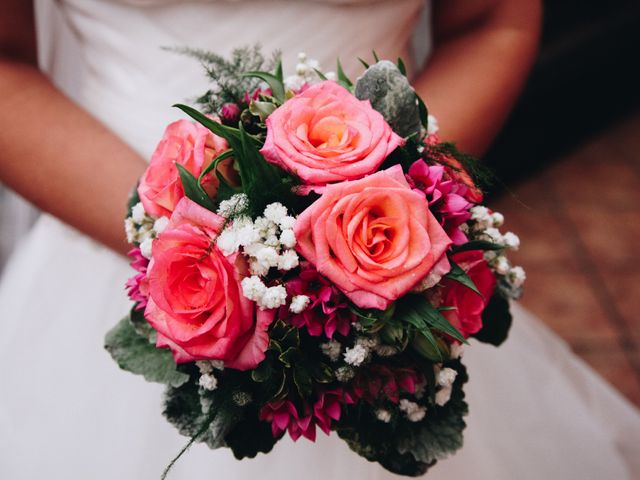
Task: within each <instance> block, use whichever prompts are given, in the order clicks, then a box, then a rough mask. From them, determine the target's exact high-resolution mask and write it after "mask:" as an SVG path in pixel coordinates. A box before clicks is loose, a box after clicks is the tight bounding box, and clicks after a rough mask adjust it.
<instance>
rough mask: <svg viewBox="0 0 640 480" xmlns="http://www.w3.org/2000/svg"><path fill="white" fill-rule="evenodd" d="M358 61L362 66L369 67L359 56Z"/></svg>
mask: <svg viewBox="0 0 640 480" xmlns="http://www.w3.org/2000/svg"><path fill="white" fill-rule="evenodd" d="M358 61H359V62H360V63H361V64H362V65H363V66H364V68H369V64H368V63H367V62H365V61H364V60H363V59H361V58H360V57H358Z"/></svg>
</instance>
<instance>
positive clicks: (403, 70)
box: [396, 57, 407, 77]
mask: <svg viewBox="0 0 640 480" xmlns="http://www.w3.org/2000/svg"><path fill="white" fill-rule="evenodd" d="M396 64H397V65H398V70H400V73H401V74H402V75H404V76H405V77H406V76H407V67H406V66H405V64H404V61H403V60H402V58H400V57H398V61H397V62H396Z"/></svg>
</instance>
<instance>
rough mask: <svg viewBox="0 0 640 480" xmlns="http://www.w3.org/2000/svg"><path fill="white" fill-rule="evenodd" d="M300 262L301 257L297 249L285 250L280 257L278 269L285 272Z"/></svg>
mask: <svg viewBox="0 0 640 480" xmlns="http://www.w3.org/2000/svg"><path fill="white" fill-rule="evenodd" d="M299 264H300V259H299V258H298V254H297V253H296V252H295V250H285V251H284V252H282V255H280V258H279V259H278V269H279V270H282V271H284V272H286V271H289V270H292V269H294V268H296V267H297V266H298V265H299Z"/></svg>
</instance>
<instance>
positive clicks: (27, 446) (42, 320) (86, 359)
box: [0, 0, 640, 480]
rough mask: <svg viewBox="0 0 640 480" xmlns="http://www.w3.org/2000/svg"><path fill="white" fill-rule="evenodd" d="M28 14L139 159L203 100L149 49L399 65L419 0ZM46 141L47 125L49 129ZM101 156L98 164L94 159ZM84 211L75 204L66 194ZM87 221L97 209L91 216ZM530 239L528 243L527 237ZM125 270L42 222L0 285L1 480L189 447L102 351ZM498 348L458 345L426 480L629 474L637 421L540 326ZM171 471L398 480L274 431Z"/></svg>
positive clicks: (72, 1)
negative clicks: (184, 107)
mask: <svg viewBox="0 0 640 480" xmlns="http://www.w3.org/2000/svg"><path fill="white" fill-rule="evenodd" d="M38 6H39V7H40V10H39V15H40V20H43V21H42V22H41V24H40V34H41V38H40V42H41V45H42V46H43V48H46V49H47V62H49V63H48V65H49V67H50V68H49V71H50V72H52V73H51V75H52V77H53V80H54V81H55V82H56V83H57V84H58V85H59V86H60V88H62V89H63V90H64V91H65V92H66V93H67V94H68V95H69V96H71V97H72V98H73V99H74V100H75V101H76V102H78V103H79V104H80V105H82V106H83V107H84V108H85V109H87V110H88V111H89V112H91V113H92V114H93V115H95V116H96V117H97V118H99V119H100V120H101V121H102V122H103V123H105V124H106V125H107V126H109V127H110V128H111V129H112V130H113V131H114V132H115V133H116V134H118V135H119V136H121V137H122V138H123V139H124V140H125V141H126V142H127V143H129V144H130V145H132V146H133V147H134V148H135V149H136V150H137V151H139V152H140V153H141V154H143V155H145V156H148V155H149V153H150V152H151V150H152V149H153V147H154V146H155V143H156V142H157V140H158V139H159V138H160V136H161V133H162V130H163V128H164V126H165V125H166V124H167V123H169V122H170V121H172V120H174V119H177V118H180V117H181V115H180V113H179V112H178V111H176V110H174V109H171V108H170V107H169V106H170V105H171V104H172V103H175V102H176V101H183V100H185V99H187V98H189V97H193V96H195V95H197V94H199V93H201V92H204V91H205V90H206V81H205V78H204V76H203V75H202V72H201V69H200V66H199V65H198V64H197V62H194V61H192V60H190V59H186V58H183V57H180V56H178V55H175V54H172V53H170V52H167V51H165V50H162V49H161V48H160V47H172V46H182V45H189V46H194V47H201V48H207V49H210V50H215V51H217V52H219V53H222V54H225V53H228V52H230V50H231V49H232V48H233V47H234V46H239V45H240V46H241V45H246V44H248V43H253V42H255V41H260V42H261V43H262V44H263V46H264V50H265V51H266V52H268V51H271V50H273V49H275V48H279V49H281V50H282V51H283V54H284V60H285V64H286V65H288V66H289V68H292V67H293V66H294V65H295V62H296V60H295V55H296V53H297V52H298V51H305V52H307V53H308V54H309V56H311V57H315V58H317V59H319V60H320V62H321V64H322V65H323V66H324V68H326V69H330V68H331V64H332V63H333V61H334V59H335V58H336V57H337V56H340V58H341V59H342V61H343V62H344V63H345V64H348V65H349V68H350V69H351V70H352V71H355V70H356V68H357V64H356V63H355V62H351V61H350V60H351V59H355V58H357V57H358V56H360V57H363V58H364V57H367V56H368V55H370V54H369V52H370V51H371V50H372V49H373V48H375V49H376V51H377V52H378V53H379V54H380V55H381V56H385V57H388V58H395V57H397V56H404V57H405V58H410V56H411V54H412V52H411V42H412V32H413V30H414V28H415V26H416V22H417V21H418V19H419V18H420V16H421V14H422V13H423V12H424V10H423V8H424V4H423V1H422V0H389V1H386V0H382V1H378V2H376V1H371V0H350V1H346V0H335V1H322V2H316V1H312V0H289V1H281V0H246V1H244V0H240V1H206V0H203V1H178V0H175V1H171V0H137V1H134V0H128V1H116V0H63V1H59V2H57V4H56V5H55V6H52V4H51V3H50V1H49V0H47V1H43V2H42V4H40V5H38ZM45 133H46V132H45ZM105 161H108V159H105ZM79 201H81V199H79ZM99 214H100V212H96V215H99ZM525 241H526V239H525ZM130 274H131V271H130V269H129V267H128V265H127V264H126V262H125V261H124V260H123V259H122V258H120V257H118V256H116V255H114V254H113V253H110V252H109V251H107V250H106V249H104V248H103V247H101V246H99V245H97V244H96V243H94V242H93V241H91V240H89V239H88V238H86V237H85V236H83V235H81V234H79V233H78V232H76V231H74V230H72V229H70V228H68V227H66V226H64V225H62V224H61V223H60V222H58V221H57V220H55V219H54V218H52V217H49V216H46V215H45V216H43V217H42V218H41V219H40V220H39V221H38V223H37V224H36V226H35V228H34V229H33V231H32V232H31V234H30V235H29V236H28V237H27V238H26V239H24V240H23V241H22V242H21V244H20V245H19V248H18V251H17V252H16V253H15V254H14V255H13V257H12V258H11V260H10V262H9V265H8V266H7V269H6V271H5V274H4V276H3V280H2V283H1V284H0V478H2V479H3V480H23V479H24V480H26V479H29V480H33V479H41V478H46V479H48V480H58V479H59V480H63V479H64V480H68V479H83V480H84V479H92V480H103V479H105V480H106V479H135V480H144V479H157V478H159V475H160V473H161V472H162V470H163V468H164V467H165V465H166V463H167V462H168V461H169V460H170V459H171V458H172V457H173V455H174V454H176V453H177V452H178V451H179V450H180V448H181V447H182V446H183V445H184V444H185V442H186V439H185V438H184V437H181V436H180V435H179V434H178V433H177V432H176V431H175V430H174V429H173V427H171V426H170V425H169V424H168V423H167V422H166V421H165V420H164V418H163V417H162V415H161V398H162V387H161V386H160V385H156V384H149V383H146V382H145V381H144V379H142V378H141V377H137V376H134V375H132V374H130V373H126V372H123V371H120V370H119V369H118V368H117V366H116V365H115V363H114V362H113V361H112V360H111V358H110V357H109V355H108V354H107V353H106V351H104V349H103V338H104V334H105V332H106V331H107V330H108V329H109V328H111V327H112V326H113V325H114V324H115V323H116V322H117V321H118V319H119V318H121V317H122V316H123V315H125V314H126V312H127V310H128V308H129V302H128V300H127V298H126V294H125V291H124V282H125V280H126V278H127V277H128V276H129V275H130ZM514 313H515V315H514V317H515V318H514V325H513V329H512V332H511V335H510V338H509V340H508V341H507V342H506V343H505V344H504V346H502V347H501V348H500V349H496V348H494V347H492V346H489V345H484V344H478V343H473V344H472V345H471V346H470V347H469V348H467V350H466V353H465V363H466V365H467V366H468V369H469V373H470V376H471V380H470V383H469V384H468V385H467V393H468V399H469V405H470V410H471V413H470V415H469V416H468V417H467V423H468V427H467V430H466V436H465V445H464V447H463V448H462V450H461V451H460V452H459V453H458V454H457V455H455V456H453V457H451V458H449V459H447V460H444V461H441V462H440V463H438V465H436V466H435V467H434V468H433V469H431V470H430V471H429V472H428V473H427V478H430V479H432V480H441V479H448V480H451V479H456V480H462V479H483V480H484V479H487V480H489V479H490V480H514V479H518V480H539V479H545V480H555V479H558V480H559V479H562V480H565V479H580V480H605V479H606V480H617V479H620V480H623V479H629V480H631V479H638V478H640V415H639V414H638V411H637V410H636V409H634V408H633V407H632V406H631V405H630V404H629V403H628V402H627V401H626V400H625V399H624V398H622V397H621V396H620V395H619V394H618V393H617V392H616V391H614V390H613V389H612V388H611V387H609V386H608V385H607V384H605V383H604V382H603V381H602V380H601V379H600V378H599V377H598V376H597V375H595V374H594V373H593V372H592V371H591V370H590V369H589V368H587V367H586V366H585V365H584V364H583V363H582V362H581V361H580V360H578V359H577V358H576V357H575V356H574V355H573V354H572V353H571V352H570V351H569V349H568V348H567V346H566V345H565V344H564V343H563V342H562V341H560V340H559V339H558V338H557V337H555V336H554V335H553V334H551V333H550V332H549V331H548V330H547V329H546V328H545V327H544V326H543V325H542V324H541V323H540V322H539V321H538V320H536V319H535V318H533V317H532V316H531V315H530V314H528V313H527V312H525V311H524V310H523V309H522V308H520V307H519V306H517V305H514ZM170 478H173V479H176V480H178V479H199V478H203V479H204V478H207V479H213V478H220V479H223V478H224V479H233V480H249V479H251V480H255V479H264V480H271V479H290V478H291V479H296V478H304V479H306V480H316V479H317V480H320V479H323V480H326V479H332V480H354V479H367V480H376V479H391V478H398V477H396V476H395V475H393V474H391V473H389V472H387V471H385V470H384V469H382V468H381V467H380V466H379V465H378V464H375V463H370V462H367V461H366V460H364V459H362V458H360V457H359V456H357V455H356V454H354V453H352V452H351V451H350V450H349V449H348V447H347V445H346V444H345V443H344V442H342V441H341V440H340V439H339V438H337V436H335V435H332V436H329V437H325V436H323V435H319V438H318V440H317V442H316V443H315V444H312V443H310V442H307V441H305V440H300V441H298V442H297V443H293V442H292V441H290V440H289V439H284V440H283V441H281V442H280V443H278V444H277V445H276V447H275V449H274V451H273V452H272V453H271V454H269V455H262V454H261V455H259V456H258V457H257V458H256V459H254V460H245V461H241V462H239V461H236V460H235V459H234V458H233V456H232V455H231V453H230V452H229V451H227V450H217V451H211V450H209V449H208V448H207V447H205V446H203V445H197V446H195V447H194V448H193V449H192V450H191V451H190V452H189V453H187V454H186V456H185V457H183V458H182V459H181V460H180V462H179V463H178V464H177V466H176V468H175V470H174V471H173V472H172V474H171V476H170Z"/></svg>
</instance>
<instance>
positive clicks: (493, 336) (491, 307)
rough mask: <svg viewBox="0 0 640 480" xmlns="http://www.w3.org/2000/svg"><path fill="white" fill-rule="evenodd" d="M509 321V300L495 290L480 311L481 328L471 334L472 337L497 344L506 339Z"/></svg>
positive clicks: (510, 320)
mask: <svg viewBox="0 0 640 480" xmlns="http://www.w3.org/2000/svg"><path fill="white" fill-rule="evenodd" d="M511 323H512V317H511V312H510V311H509V301H508V300H506V299H505V298H504V297H503V296H502V295H500V294H499V293H498V292H496V293H494V294H493V296H492V297H491V299H490V300H489V303H488V304H487V306H486V307H485V309H484V311H483V312H482V328H481V329H480V331H479V332H477V333H475V334H473V337H474V338H477V339H478V340H480V341H481V342H484V343H490V344H491V345H495V346H499V345H501V344H502V343H503V342H504V341H505V340H506V339H507V336H508V335H509V330H510V328H511Z"/></svg>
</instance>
